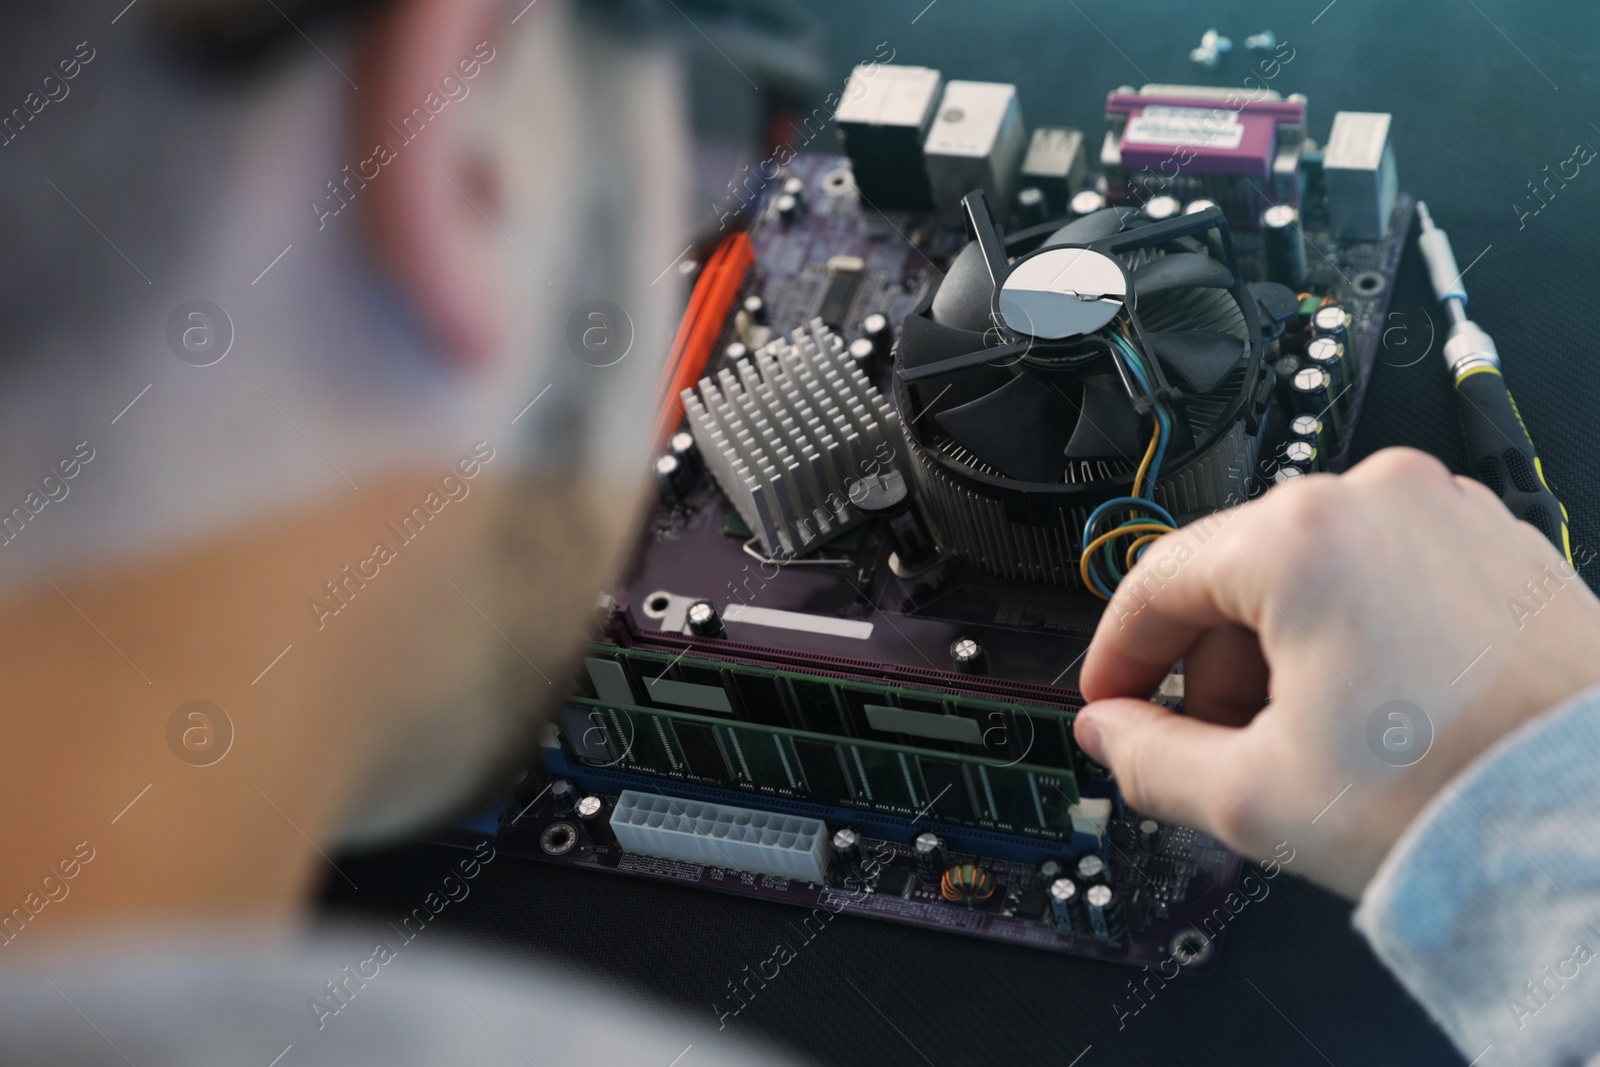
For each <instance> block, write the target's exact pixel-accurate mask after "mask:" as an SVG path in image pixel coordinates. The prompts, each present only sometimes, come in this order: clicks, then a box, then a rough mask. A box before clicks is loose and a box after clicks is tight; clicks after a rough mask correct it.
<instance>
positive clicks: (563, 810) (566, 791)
mask: <svg viewBox="0 0 1600 1067" xmlns="http://www.w3.org/2000/svg"><path fill="white" fill-rule="evenodd" d="M550 803H551V805H552V806H553V807H554V808H555V810H556V814H557V815H571V814H572V812H573V809H574V808H576V807H577V806H578V786H577V784H576V783H574V782H573V781H572V780H571V779H568V778H557V779H556V780H555V781H553V782H551V783H550Z"/></svg>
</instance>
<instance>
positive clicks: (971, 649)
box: [950, 637, 988, 674]
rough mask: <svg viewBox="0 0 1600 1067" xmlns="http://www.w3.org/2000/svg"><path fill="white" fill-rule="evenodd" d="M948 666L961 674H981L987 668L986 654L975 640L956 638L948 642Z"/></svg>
mask: <svg viewBox="0 0 1600 1067" xmlns="http://www.w3.org/2000/svg"><path fill="white" fill-rule="evenodd" d="M950 665H951V666H952V667H954V668H955V669H956V670H958V671H960V672H961V673H962V674H982V673H983V672H984V670H985V668H986V667H987V666H988V654H987V653H985V652H984V650H983V646H982V645H980V644H978V642H977V640H976V639H975V638H971V637H958V638H956V639H955V640H954V641H952V642H950Z"/></svg>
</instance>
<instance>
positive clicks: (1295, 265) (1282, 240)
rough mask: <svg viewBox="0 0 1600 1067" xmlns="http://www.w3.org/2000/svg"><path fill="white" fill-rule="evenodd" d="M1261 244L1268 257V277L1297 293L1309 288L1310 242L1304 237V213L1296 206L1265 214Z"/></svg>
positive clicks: (1279, 206) (1277, 206)
mask: <svg viewBox="0 0 1600 1067" xmlns="http://www.w3.org/2000/svg"><path fill="white" fill-rule="evenodd" d="M1261 243H1262V246H1263V248H1264V249H1265V251H1266V254H1267V277H1268V278H1270V279H1271V280H1272V281H1275V282H1277V283H1278V284H1279V285H1287V286H1288V287H1289V288H1291V289H1293V290H1294V291H1295V292H1299V291H1300V290H1301V289H1303V288H1305V284H1306V241H1305V238H1304V237H1303V236H1301V233H1300V212H1298V211H1296V210H1295V208H1294V205H1293V204H1273V205H1272V206H1271V207H1269V208H1267V210H1266V211H1264V212H1262V214H1261Z"/></svg>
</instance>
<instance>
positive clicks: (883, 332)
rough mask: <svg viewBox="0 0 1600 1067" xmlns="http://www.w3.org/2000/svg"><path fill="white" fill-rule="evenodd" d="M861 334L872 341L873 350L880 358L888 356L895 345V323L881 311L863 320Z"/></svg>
mask: <svg viewBox="0 0 1600 1067" xmlns="http://www.w3.org/2000/svg"><path fill="white" fill-rule="evenodd" d="M861 336H863V337H865V338H866V339H867V340H869V341H871V342H872V348H873V351H875V352H876V353H877V354H878V356H879V357H880V358H882V357H885V356H887V355H888V354H889V349H891V348H893V347H894V325H893V324H892V323H891V322H890V321H889V316H887V315H885V314H884V313H883V312H881V311H874V312H873V313H872V314H870V315H868V316H867V317H866V318H864V319H862V320H861Z"/></svg>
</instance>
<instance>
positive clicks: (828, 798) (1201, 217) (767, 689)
mask: <svg viewBox="0 0 1600 1067" xmlns="http://www.w3.org/2000/svg"><path fill="white" fill-rule="evenodd" d="M858 83H859V85H858ZM851 86H852V89H855V88H859V90H860V91H859V92H852V90H847V91H846V93H845V97H844V102H843V103H841V105H840V108H839V112H838V114H837V116H836V124H837V126H838V129H839V132H840V140H841V143H842V148H843V154H840V155H837V156H834V155H823V154H793V153H789V154H786V155H785V156H783V157H782V158H781V163H778V164H775V165H774V167H773V172H772V173H771V174H770V175H764V176H763V177H762V180H761V182H760V183H759V186H758V188H756V190H755V192H754V193H753V194H752V196H751V197H750V202H749V204H748V206H747V210H746V211H745V212H744V216H743V220H744V228H743V229H742V230H741V231H740V232H739V233H737V234H735V235H734V236H732V237H727V238H724V239H723V240H721V241H720V242H718V243H717V244H716V245H715V247H714V248H713V249H712V250H710V251H708V252H707V253H706V254H705V255H704V256H702V257H700V259H699V261H698V263H697V269H698V270H699V271H700V277H699V279H698V281H697V282H695V284H694V294H693V296H692V297H691V299H690V305H689V311H688V312H687V313H686V321H685V329H684V331H683V332H682V333H681V334H680V344H679V345H675V346H674V353H673V366H672V367H671V368H669V371H670V372H672V373H673V374H675V375H676V377H675V379H674V381H675V382H676V383H677V384H678V385H680V386H682V388H681V391H678V390H675V395H674V396H673V397H672V403H671V406H670V407H669V409H668V411H667V412H666V413H665V414H664V417H663V421H664V426H665V430H666V433H664V435H663V443H662V449H663V451H662V453H661V454H660V456H659V457H657V458H656V460H655V465H654V476H655V477H656V479H657V483H658V487H659V490H660V491H659V499H658V502H657V504H656V506H655V508H654V511H653V513H652V514H651V516H650V517H649V520H648V522H647V524H646V526H645V528H644V529H642V530H641V531H640V537H639V541H638V547H637V550H636V552H635V554H634V557H633V560H632V563H631V565H630V567H629V569H628V572H627V573H626V574H625V575H624V576H623V577H622V579H621V581H620V582H619V584H618V586H617V587H616V588H615V589H613V590H611V591H609V592H608V593H607V594H606V595H605V596H604V597H602V600H601V605H600V610H599V618H598V623H597V629H596V637H595V640H594V643H593V645H592V647H591V648H590V650H589V653H588V654H587V656H586V657H585V658H584V660H583V663H582V666H581V669H580V670H579V671H578V672H577V676H576V677H575V678H574V679H573V680H572V689H571V692H572V696H571V698H570V700H568V701H567V703H566V706H565V707H564V708H563V710H562V711H561V712H560V714H559V715H558V716H557V718H556V720H555V721H554V722H553V723H551V724H550V726H549V728H548V731H547V734H546V736H545V739H544V746H543V750H542V761H541V763H540V765H538V766H535V767H532V768H529V772H528V774H527V776H526V778H525V780H524V781H523V782H522V783H521V784H520V785H519V787H518V789H517V791H516V794H515V795H513V796H511V797H509V798H508V799H507V802H506V803H505V805H504V806H503V807H502V808H501V809H499V810H497V811H496V812H494V813H493V814H491V815H488V816H485V817H484V818H483V819H480V820H478V821H477V822H475V823H474V824H472V825H471V826H470V827H463V828H461V830H460V832H459V834H458V837H459V839H461V840H466V839H467V838H468V837H469V836H470V837H471V839H472V840H477V839H478V837H479V835H481V834H482V833H492V834H495V835H496V836H497V839H496V847H497V848H498V849H500V850H501V851H505V852H510V853H513V854H521V855H525V856H529V857H532V858H534V859H539V860H543V861H547V862H551V863H557V864H565V865H571V866H577V867H584V868H590V869H596V870H603V871H611V872H615V873H618V874H624V875H630V876H633V877H637V878H644V879H654V880H657V881H663V882H672V883H677V884H686V885H695V886H699V887H702V888H705V889H709V890H715V891H718V892H723V893H734V894H739V895H743V896H748V897H754V898H759V899H763V900H768V901H774V902H780V903H787V904H791V905H799V906H800V907H802V908H805V909H808V910H810V912H811V913H812V917H813V918H815V919H816V920H817V921H826V920H827V919H828V918H831V917H832V916H833V915H837V914H846V913H848V914H852V915H862V916H869V917H876V918H882V919H888V920H892V921H895V922H900V923H905V924H910V925H913V926H919V927H925V928H928V929H930V930H942V931H948V932H955V933H963V934H967V935H970V936H975V937H982V938H989V939H993V940H1001V941H1008V942H1013V943H1020V944H1025V945H1029V946H1034V947H1038V948H1042V949H1048V950H1053V951H1061V952H1068V953H1074V954H1077V955H1082V956H1089V957H1094V958H1099V959H1104V960H1110V961H1116V962H1123V963H1129V964H1134V965H1159V964H1163V963H1166V962H1167V961H1175V962H1176V963H1177V965H1178V966H1179V967H1180V968H1181V969H1182V970H1183V971H1185V972H1187V973H1203V972H1204V971H1205V970H1207V969H1208V968H1209V967H1210V966H1212V965H1214V963H1215V958H1216V950H1217V946H1218V943H1219V941H1220V938H1221V936H1222V929H1223V927H1224V926H1226V925H1227V920H1228V916H1229V910H1228V905H1227V901H1228V900H1229V898H1230V896H1231V895H1232V894H1233V893H1234V890H1235V885H1236V883H1237V881H1238V878H1239V874H1240V870H1241V867H1242V860H1241V858H1240V857H1239V856H1237V855H1236V854H1234V853H1232V852H1230V851H1229V850H1228V849H1227V848H1225V847H1224V846H1223V845H1222V844H1221V843H1220V842H1218V841H1216V840H1214V839H1212V838H1211V837H1209V836H1207V835H1206V834H1203V833H1200V832H1198V831H1195V830H1192V829H1189V828H1185V827H1182V826H1176V825H1168V824H1164V823H1161V822H1158V821H1157V820H1154V819H1151V818H1148V817H1146V816H1145V815H1143V814H1141V813H1140V812H1138V811H1135V810H1133V809H1132V808H1130V807H1129V806H1128V805H1127V804H1126V803H1125V802H1124V801H1123V799H1122V798H1121V797H1120V795H1119V794H1118V791H1117V785H1116V782H1115V780H1114V779H1113V778H1112V776H1111V775H1110V773H1109V772H1108V771H1107V770H1106V769H1105V768H1104V767H1101V766H1099V765H1098V764H1096V763H1095V762H1094V761H1093V760H1091V759H1090V758H1088V757H1087V756H1086V755H1085V754H1084V753H1083V752H1082V751H1081V750H1080V749H1079V748H1078V747H1077V746H1076V744H1075V743H1074V741H1073V735H1072V722H1073V716H1074V714H1075V713H1076V711H1077V709H1079V708H1081V707H1082V705H1083V698H1082V696H1081V695H1080V693H1079V692H1078V690H1077V687H1076V686H1077V673H1076V672H1077V669H1078V666H1079V664H1080V663H1081V661H1082V658H1083V655H1084V653H1085V651H1086V649H1087V642H1088V638H1089V637H1090V635H1091V634H1092V633H1093V630H1094V627H1095V625H1096V623H1097V621H1098V619H1099V617H1100V615H1101V613H1102V611H1103V609H1104V606H1105V603H1106V600H1105V597H1106V595H1107V594H1109V593H1112V592H1114V587H1115V585H1116V584H1117V582H1119V581H1120V580H1121V579H1122V578H1123V577H1125V576H1126V574H1127V572H1128V571H1129V570H1131V568H1132V567H1133V565H1134V563H1135V562H1136V561H1137V559H1138V556H1139V553H1140V552H1141V551H1142V550H1143V549H1144V548H1145V547H1146V546H1147V544H1148V543H1153V542H1154V541H1155V540H1156V538H1159V536H1160V535H1161V533H1162V532H1165V531H1167V530H1170V529H1172V528H1175V527H1177V526H1181V525H1183V524H1185V523H1187V522H1191V521H1194V519H1196V518H1197V517H1201V516H1204V515H1208V514H1211V513H1213V512H1215V511H1217V510H1219V509H1221V508H1224V507H1229V506H1233V505H1236V504H1239V503H1243V502H1244V501H1245V500H1248V499H1250V498H1251V497H1253V496H1256V495H1258V494H1259V493H1261V492H1267V491H1271V490H1272V489H1273V487H1275V486H1277V485H1280V484H1282V483H1284V482H1286V481H1291V480H1293V479H1295V478H1299V477H1304V476H1306V475H1307V474H1310V473H1312V472H1315V471H1324V470H1332V471H1337V470H1339V469H1342V466H1343V465H1344V463H1345V462H1346V458H1347V456H1348V453H1349V448H1350V440H1351V436H1352V429H1353V427H1354V425H1355V422H1356V420H1357V419H1358V418H1359V416H1360V411H1361V407H1362V403H1363V399H1364V397H1365V393H1366V389H1367V385H1368V382H1369V380H1370V378H1371V370H1372V364H1373V361H1374V358H1375V356H1376V352H1377V349H1378V343H1379V335H1380V333H1381V329H1382V323H1383V321H1384V315H1385V313H1386V310H1387V304H1388V298H1389V291H1390V289H1391V287H1392V285H1393V282H1394V277H1395V273H1396V271H1397V269H1398V265H1399V259H1400V253H1401V249H1402V245H1403V242H1404V240H1405V236H1406V233H1407V230H1408V228H1409V225H1410V220H1411V211H1412V201H1411V198H1410V197H1408V196H1407V195H1405V194H1404V193H1401V192H1399V191H1398V188H1397V185H1396V180H1395V174H1394V160H1393V152H1392V149H1391V148H1390V146H1389V144H1388V120H1387V116H1384V115H1373V114H1369V113H1340V114H1339V115H1338V116H1336V117H1335V119H1334V123H1333V130H1332V133H1331V135H1330V137H1329V140H1328V142H1327V143H1326V145H1324V146H1322V147H1319V146H1318V145H1317V144H1316V142H1313V141H1312V140H1311V139H1310V138H1308V137H1307V136H1306V102H1305V100H1304V99H1303V98H1300V97H1290V98H1288V99H1279V98H1278V97H1277V96H1276V94H1268V96H1269V97H1270V99H1263V100H1259V101H1252V102H1238V103H1235V102H1233V101H1232V100H1230V101H1228V102H1226V103H1224V101H1223V99H1222V96H1221V94H1219V93H1214V92H1211V91H1207V90H1201V89H1194V88H1189V87H1178V86H1146V87H1145V88H1144V89H1141V90H1138V91H1133V90H1131V89H1121V90H1118V91H1116V92H1113V93H1111V94H1110V95H1109V97H1108V100H1107V128H1106V131H1105V137H1104V140H1103V142H1101V145H1100V148H1099V151H1098V153H1093V152H1091V151H1090V149H1089V147H1088V144H1087V139H1086V137H1085V135H1084V134H1082V133H1081V132H1079V131H1075V130H1066V129H1058V128H1039V129H1037V130H1035V131H1033V133H1032V135H1031V137H1029V136H1027V135H1026V131H1025V129H1024V128H1023V126H1022V120H1021V114H1020V107H1019V104H1018V101H1017V100H1016V93H1015V89H1014V88H1013V87H1011V86H1005V85H997V84H992V83H978V82H961V81H953V80H952V81H948V82H947V81H946V80H945V79H944V78H943V76H942V75H941V74H940V73H939V72H937V71H930V70H926V69H924V68H911V67H905V68H893V67H877V68H875V69H871V68H859V69H858V70H857V71H856V74H855V75H854V76H853V77H852V81H851ZM1167 159H1176V160H1177V161H1178V162H1177V163H1176V164H1175V165H1174V166H1173V167H1172V168H1171V173H1170V174H1169V173H1168V168H1167V167H1165V166H1164V165H1163V163H1164V161H1165V160H1167ZM691 319H693V320H695V321H691ZM697 336H698V337H700V338H702V339H703V340H702V342H701V343H699V344H698V345H696V344H693V343H691V342H692V341H693V338H695V337H697ZM696 348H698V349H699V350H698V351H696V350H695V349H696ZM1141 456H1142V457H1143V458H1142V461H1141ZM1119 521H1120V523H1121V525H1114V524H1116V523H1118V522H1119ZM1153 698H1154V699H1157V700H1158V701H1161V702H1164V703H1167V704H1168V705H1169V706H1172V707H1174V708H1178V709H1180V710H1181V706H1182V676H1181V674H1176V673H1175V674H1174V675H1172V676H1171V677H1169V678H1168V680H1167V682H1166V683H1165V684H1164V685H1163V686H1162V688H1161V691H1160V692H1159V693H1157V694H1155V695H1154V697H1153ZM1219 917H1220V918H1219ZM808 921H809V920H808Z"/></svg>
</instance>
